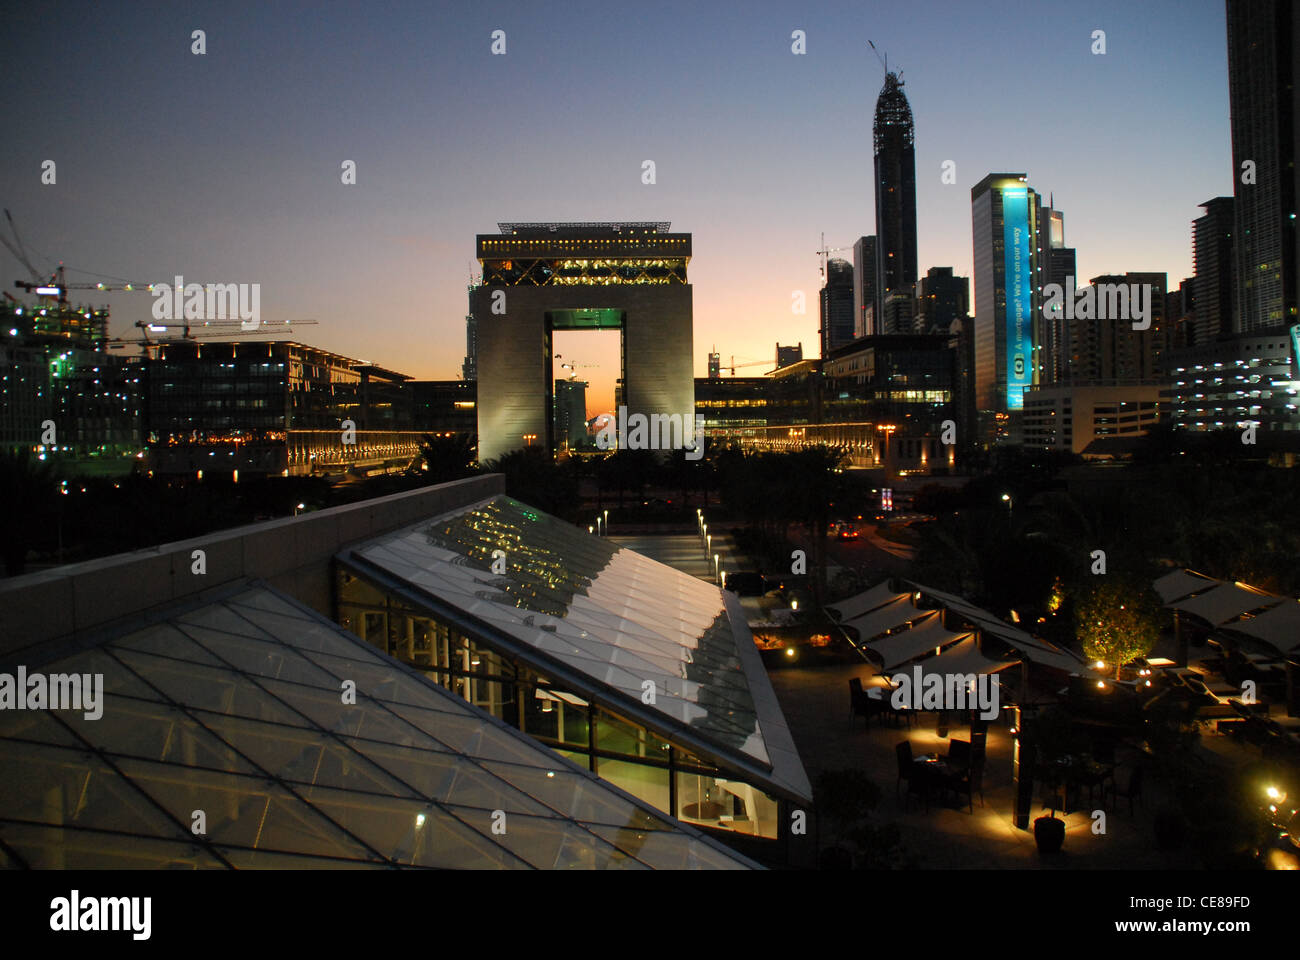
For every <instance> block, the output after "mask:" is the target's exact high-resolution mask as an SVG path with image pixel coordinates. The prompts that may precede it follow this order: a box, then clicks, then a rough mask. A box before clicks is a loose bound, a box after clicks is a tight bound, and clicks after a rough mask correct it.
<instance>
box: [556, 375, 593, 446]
mask: <svg viewBox="0 0 1300 960" xmlns="http://www.w3.org/2000/svg"><path fill="white" fill-rule="evenodd" d="M588 386H590V384H588V383H587V381H586V380H579V379H577V378H576V377H573V378H570V379H568V380H556V381H555V442H556V444H557V446H558V447H559V448H560V449H561V450H571V449H575V448H577V447H580V446H583V445H584V443H585V441H586V440H587V387H588Z"/></svg>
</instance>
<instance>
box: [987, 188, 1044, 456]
mask: <svg viewBox="0 0 1300 960" xmlns="http://www.w3.org/2000/svg"><path fill="white" fill-rule="evenodd" d="M1027 179H1028V178H1027V177H1026V176H1025V174H1023V173H991V174H989V175H988V176H986V177H985V178H984V179H983V180H981V181H980V182H979V183H977V184H976V185H975V186H974V187H973V188H972V189H971V223H972V231H973V239H974V263H975V277H974V280H975V324H974V351H975V393H976V403H977V405H978V410H979V427H978V429H979V430H980V433H981V436H982V439H983V441H984V442H989V441H996V440H999V439H1009V438H1011V436H1012V434H1011V430H1012V427H1013V424H1012V423H1011V418H1013V417H1014V416H1015V415H1017V414H1018V413H1019V412H1020V411H1021V410H1022V409H1023V408H1024V399H1023V397H1024V392H1025V391H1026V390H1028V389H1029V388H1030V387H1032V386H1033V385H1034V384H1036V383H1037V382H1038V377H1039V360H1040V358H1039V349H1040V340H1039V333H1038V331H1037V330H1036V329H1035V328H1036V327H1037V323H1036V319H1037V317H1038V310H1039V305H1038V294H1037V289H1038V288H1039V287H1040V286H1041V265H1040V257H1039V253H1038V248H1039V243H1038V240H1037V238H1038V236H1039V232H1038V231H1039V227H1038V223H1037V215H1038V212H1039V210H1040V209H1041V207H1040V204H1039V202H1038V195H1037V193H1036V192H1035V191H1034V190H1033V188H1031V187H1030V186H1029V184H1028V183H1027V182H1026V181H1027Z"/></svg>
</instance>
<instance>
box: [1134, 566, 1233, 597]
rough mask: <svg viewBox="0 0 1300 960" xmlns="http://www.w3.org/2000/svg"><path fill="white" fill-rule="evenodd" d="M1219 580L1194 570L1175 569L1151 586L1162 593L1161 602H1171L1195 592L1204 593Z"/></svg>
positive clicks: (1158, 592)
mask: <svg viewBox="0 0 1300 960" xmlns="http://www.w3.org/2000/svg"><path fill="white" fill-rule="evenodd" d="M1218 582H1219V581H1218V580H1215V579H1214V578H1212V577H1206V576H1202V575H1201V574H1199V573H1196V572H1195V571H1193V570H1175V571H1174V572H1173V573H1167V574H1165V575H1164V576H1163V577H1160V578H1159V579H1158V580H1156V582H1155V583H1153V584H1151V586H1152V588H1153V589H1154V590H1155V592H1156V593H1157V594H1159V595H1160V602H1161V603H1165V604H1169V603H1173V602H1174V601H1175V600H1182V599H1184V598H1186V597H1190V596H1191V595H1192V594H1194V593H1204V592H1205V591H1206V590H1209V589H1210V588H1211V587H1213V586H1214V585H1215V584H1217V583H1218Z"/></svg>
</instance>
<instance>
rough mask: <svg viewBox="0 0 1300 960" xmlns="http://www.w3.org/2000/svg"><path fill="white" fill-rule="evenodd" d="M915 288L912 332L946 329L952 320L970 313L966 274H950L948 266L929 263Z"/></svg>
mask: <svg viewBox="0 0 1300 960" xmlns="http://www.w3.org/2000/svg"><path fill="white" fill-rule="evenodd" d="M917 288H918V293H917V297H916V301H917V302H916V318H915V324H914V328H915V332H916V333H920V334H942V333H947V332H948V330H949V328H950V327H951V326H952V322H953V321H954V320H965V319H966V315H967V314H969V313H970V277H955V276H953V273H952V267H931V268H930V269H929V270H928V271H926V274H925V276H924V277H922V278H921V279H920V280H919V281H918V282H917Z"/></svg>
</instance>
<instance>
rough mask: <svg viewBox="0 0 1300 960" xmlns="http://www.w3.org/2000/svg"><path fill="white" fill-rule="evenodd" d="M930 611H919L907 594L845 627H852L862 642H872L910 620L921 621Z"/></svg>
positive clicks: (846, 621) (853, 620)
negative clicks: (871, 640) (873, 639)
mask: <svg viewBox="0 0 1300 960" xmlns="http://www.w3.org/2000/svg"><path fill="white" fill-rule="evenodd" d="M932 612H933V611H930V610H918V609H916V607H914V606H912V601H911V598H910V597H908V596H907V595H906V594H905V595H904V596H903V597H901V598H900V599H898V600H895V601H894V602H893V603H890V604H888V605H886V606H883V607H881V608H880V609H879V610H872V611H871V612H870V613H864V614H862V615H861V616H859V617H854V618H853V619H852V620H845V621H844V624H843V625H844V626H846V627H852V628H853V629H854V630H856V631H857V632H858V638H859V639H860V640H870V639H871V638H872V637H878V636H880V635H881V634H882V633H884V632H885V631H886V630H892V629H894V628H895V627H901V626H902V625H903V624H905V623H907V622H908V621H909V620H919V619H920V618H921V617H923V616H925V615H926V614H928V613H932Z"/></svg>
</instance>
